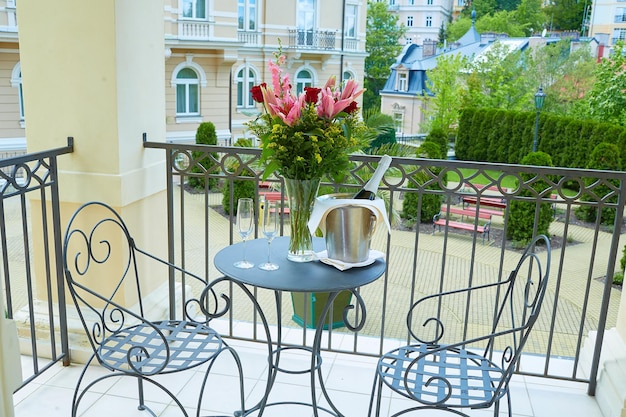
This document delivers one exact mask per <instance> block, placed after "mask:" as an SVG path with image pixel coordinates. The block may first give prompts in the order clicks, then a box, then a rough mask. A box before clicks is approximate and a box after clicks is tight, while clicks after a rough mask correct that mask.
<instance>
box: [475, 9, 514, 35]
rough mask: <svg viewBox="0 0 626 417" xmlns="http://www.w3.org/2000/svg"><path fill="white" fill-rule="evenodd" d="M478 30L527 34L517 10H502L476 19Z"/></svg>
mask: <svg viewBox="0 0 626 417" xmlns="http://www.w3.org/2000/svg"><path fill="white" fill-rule="evenodd" d="M476 30H477V31H478V32H479V33H484V32H496V33H506V34H508V35H509V36H511V37H523V36H526V31H525V30H524V27H523V26H522V25H521V24H520V23H518V21H517V18H516V14H515V12H513V11H507V10H500V11H497V12H495V13H493V14H491V15H486V16H483V17H481V18H480V19H478V20H477V21H476Z"/></svg>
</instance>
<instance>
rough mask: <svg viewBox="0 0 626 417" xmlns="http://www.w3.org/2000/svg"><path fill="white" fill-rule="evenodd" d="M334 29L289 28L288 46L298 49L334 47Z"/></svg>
mask: <svg viewBox="0 0 626 417" xmlns="http://www.w3.org/2000/svg"><path fill="white" fill-rule="evenodd" d="M336 38H337V32H336V31H334V30H313V29H310V30H307V29H289V47H290V48H300V49H336V45H335V44H336Z"/></svg>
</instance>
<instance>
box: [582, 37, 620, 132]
mask: <svg viewBox="0 0 626 417" xmlns="http://www.w3.org/2000/svg"><path fill="white" fill-rule="evenodd" d="M625 52H626V51H624V44H623V43H622V42H618V43H617V44H616V45H615V47H614V50H613V54H612V55H611V56H610V57H609V58H604V59H603V60H602V61H601V62H600V63H599V64H598V65H597V67H596V70H595V73H594V76H595V82H594V84H593V87H592V88H591V91H590V93H589V98H588V100H587V103H588V106H589V114H590V115H591V117H592V118H594V119H595V120H598V121H603V122H609V123H614V124H619V125H622V126H626V94H624V91H626V54H625Z"/></svg>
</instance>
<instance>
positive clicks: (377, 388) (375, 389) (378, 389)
mask: <svg viewBox="0 0 626 417" xmlns="http://www.w3.org/2000/svg"><path fill="white" fill-rule="evenodd" d="M382 390H383V380H382V379H381V378H379V377H378V372H376V375H375V376H374V383H373V384H372V395H370V406H369V408H368V411H367V415H368V416H369V417H372V411H373V408H374V396H376V405H375V407H376V414H374V416H375V417H379V416H380V401H381V397H382Z"/></svg>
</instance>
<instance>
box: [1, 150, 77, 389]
mask: <svg viewBox="0 0 626 417" xmlns="http://www.w3.org/2000/svg"><path fill="white" fill-rule="evenodd" d="M72 150H73V140H72V139H71V138H68V145H67V146H66V147H63V148H59V149H53V150H50V151H45V152H38V153H34V154H26V155H22V156H17V157H13V158H7V159H2V160H0V253H1V254H2V263H1V264H0V277H2V279H3V287H4V292H3V293H0V296H2V297H4V305H5V311H4V314H5V315H6V317H7V318H9V319H13V320H15V321H16V322H19V328H20V329H19V330H20V332H19V333H20V336H21V337H22V338H23V340H28V341H30V343H29V344H28V347H27V349H26V350H27V352H24V353H28V354H30V355H31V360H32V362H31V366H30V369H32V373H31V374H27V373H23V375H24V383H23V385H22V386H25V385H26V384H27V383H28V382H30V381H32V380H33V379H34V378H36V377H37V376H39V375H40V374H41V373H43V372H44V371H45V370H47V369H49V368H50V367H52V366H53V365H54V364H55V363H57V362H59V361H63V364H64V365H69V363H70V358H69V345H68V337H67V317H66V310H65V307H64V306H65V292H64V285H63V282H64V281H63V274H62V270H61V233H62V232H61V221H60V209H59V182H58V171H57V169H58V165H59V164H58V157H59V156H60V155H63V154H66V153H70V152H72ZM33 236H38V238H37V239H34V238H33ZM35 254H37V255H38V256H40V257H41V259H39V261H40V262H39V263H38V264H39V265H43V266H44V267H43V269H42V270H37V269H36V268H35V264H34V262H32V257H33V256H35ZM37 274H39V276H40V277H42V279H41V280H39V282H40V283H41V282H43V283H44V285H37V282H38V281H37V279H36V276H37ZM18 360H19V359H18Z"/></svg>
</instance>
